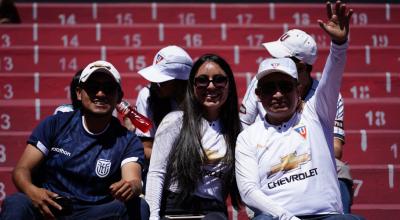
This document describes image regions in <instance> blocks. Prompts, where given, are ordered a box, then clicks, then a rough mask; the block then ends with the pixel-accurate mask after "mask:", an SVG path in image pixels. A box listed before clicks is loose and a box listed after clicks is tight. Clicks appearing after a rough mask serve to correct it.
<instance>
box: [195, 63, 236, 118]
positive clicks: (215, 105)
mask: <svg viewBox="0 0 400 220" xmlns="http://www.w3.org/2000/svg"><path fill="white" fill-rule="evenodd" d="M228 81H229V79H228V76H227V75H226V73H225V71H224V70H222V68H221V67H220V66H219V65H218V64H216V63H214V62H212V61H207V62H205V63H203V65H201V66H200V68H199V70H198V71H197V73H196V75H195V77H194V89H195V91H194V94H195V96H196V98H197V100H198V101H199V102H200V103H201V104H202V105H203V107H204V109H205V110H206V111H207V113H208V114H209V115H214V116H215V115H218V114H219V110H220V108H221V106H222V105H223V104H224V103H225V102H226V100H227V98H228V88H229V82H228Z"/></svg>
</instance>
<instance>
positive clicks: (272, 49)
mask: <svg viewBox="0 0 400 220" xmlns="http://www.w3.org/2000/svg"><path fill="white" fill-rule="evenodd" d="M262 45H263V46H264V47H265V49H267V50H268V52H269V53H270V54H271V56H272V57H275V58H283V57H290V56H292V54H291V53H290V51H289V50H288V49H287V48H286V47H285V46H283V45H282V43H281V42H280V41H273V42H268V43H263V44H262Z"/></svg>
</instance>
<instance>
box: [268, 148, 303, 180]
mask: <svg viewBox="0 0 400 220" xmlns="http://www.w3.org/2000/svg"><path fill="white" fill-rule="evenodd" d="M310 159H311V156H310V155H309V154H307V153H305V154H302V155H299V156H297V153H296V152H294V153H291V154H289V155H286V156H284V157H282V158H281V163H279V164H276V165H274V166H272V168H271V171H270V172H269V173H268V177H270V176H272V175H274V174H275V173H277V172H279V171H289V170H293V169H296V168H298V167H299V165H300V164H305V162H307V161H309V160H310Z"/></svg>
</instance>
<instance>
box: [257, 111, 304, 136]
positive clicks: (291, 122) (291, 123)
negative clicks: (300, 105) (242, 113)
mask: <svg viewBox="0 0 400 220" xmlns="http://www.w3.org/2000/svg"><path fill="white" fill-rule="evenodd" d="M297 116H298V113H297V112H296V113H295V114H294V115H292V117H291V118H290V119H289V121H287V122H283V123H281V124H279V125H273V124H270V123H268V121H267V120H264V123H265V127H273V128H275V129H276V130H278V131H279V132H284V131H287V130H288V129H289V128H290V127H293V126H294V125H295V124H296V122H297Z"/></svg>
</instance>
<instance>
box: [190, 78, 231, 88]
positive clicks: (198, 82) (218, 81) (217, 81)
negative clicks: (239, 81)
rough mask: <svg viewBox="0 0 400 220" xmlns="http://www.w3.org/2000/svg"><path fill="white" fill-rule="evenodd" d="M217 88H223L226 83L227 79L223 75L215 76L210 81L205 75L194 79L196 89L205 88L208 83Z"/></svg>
mask: <svg viewBox="0 0 400 220" xmlns="http://www.w3.org/2000/svg"><path fill="white" fill-rule="evenodd" d="M211 82H212V83H213V85H214V86H215V87H217V88H225V86H226V84H227V83H228V77H226V76H223V75H215V76H214V77H213V78H212V79H211V80H210V79H209V78H208V76H206V75H201V76H199V77H196V78H194V86H195V87H197V88H207V87H208V85H209V84H210V83H211Z"/></svg>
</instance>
